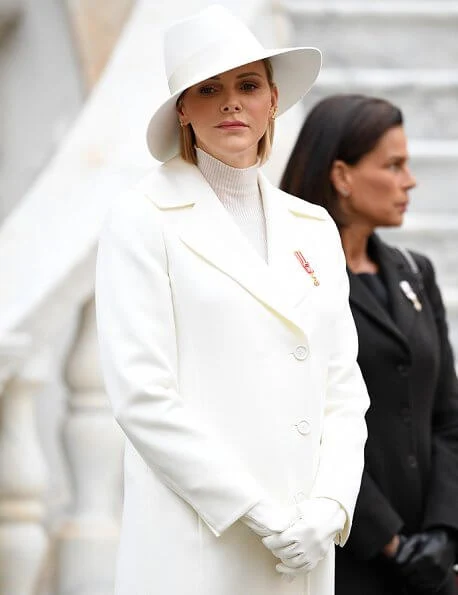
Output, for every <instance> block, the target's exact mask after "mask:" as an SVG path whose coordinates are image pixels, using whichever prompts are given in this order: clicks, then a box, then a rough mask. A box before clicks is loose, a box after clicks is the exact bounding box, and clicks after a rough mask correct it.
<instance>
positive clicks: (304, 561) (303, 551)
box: [262, 498, 346, 575]
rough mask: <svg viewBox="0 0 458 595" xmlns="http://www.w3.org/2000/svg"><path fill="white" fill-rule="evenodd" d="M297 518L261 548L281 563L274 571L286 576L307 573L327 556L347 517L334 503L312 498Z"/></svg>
mask: <svg viewBox="0 0 458 595" xmlns="http://www.w3.org/2000/svg"><path fill="white" fill-rule="evenodd" d="M297 512H298V514H299V518H297V520H296V521H295V522H294V523H293V524H292V525H291V526H290V527H288V528H287V529H285V530H284V531H283V532H282V533H274V534H272V535H269V536H268V537H264V538H263V540H262V541H263V543H264V545H265V546H266V547H267V548H268V549H269V550H270V551H271V552H272V553H273V554H274V555H275V556H276V557H277V558H279V559H280V560H281V563H280V564H277V567H276V568H277V571H278V572H280V573H282V574H286V575H296V574H299V573H304V572H305V573H306V572H310V571H311V570H313V568H315V566H316V565H317V564H318V562H320V560H322V559H323V558H324V557H325V555H326V554H327V553H328V551H329V548H330V546H331V543H332V542H333V539H334V537H335V536H336V534H337V533H338V532H339V531H341V530H342V529H343V527H344V525H345V521H346V515H345V512H344V510H343V508H342V507H341V506H340V504H339V503H338V502H336V501H335V500H331V499H329V498H311V499H309V500H304V501H302V502H301V503H300V504H299V505H298V507H297Z"/></svg>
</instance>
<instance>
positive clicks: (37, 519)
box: [0, 336, 49, 595]
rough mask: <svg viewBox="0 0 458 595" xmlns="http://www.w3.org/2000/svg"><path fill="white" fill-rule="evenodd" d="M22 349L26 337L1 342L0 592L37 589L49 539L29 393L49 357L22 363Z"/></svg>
mask: <svg viewBox="0 0 458 595" xmlns="http://www.w3.org/2000/svg"><path fill="white" fill-rule="evenodd" d="M27 351H28V345H27V340H26V339H25V338H21V337H19V336H8V337H6V338H4V340H3V341H0V394H1V393H3V395H2V396H1V397H0V595H13V594H14V595H34V594H35V593H36V592H37V588H38V583H39V580H40V575H41V573H42V571H43V566H44V562H45V557H46V550H47V543H48V539H47V535H46V532H45V530H44V528H43V525H42V522H43V518H44V513H45V507H44V494H45V491H46V487H47V467H46V463H45V460H44V458H43V454H42V451H41V447H40V443H39V441H38V436H37V430H36V425H35V411H34V397H35V396H36V395H37V393H38V392H39V390H40V389H41V388H42V387H43V385H44V383H45V382H46V380H47V378H48V371H49V366H48V363H49V361H48V358H47V356H46V354H43V355H42V356H41V357H38V358H34V360H33V361H30V362H29V363H28V364H27V366H26V367H25V368H24V367H23V362H24V360H25V358H26V357H27ZM19 367H21V368H22V369H21V371H20V373H19V372H18V369H19Z"/></svg>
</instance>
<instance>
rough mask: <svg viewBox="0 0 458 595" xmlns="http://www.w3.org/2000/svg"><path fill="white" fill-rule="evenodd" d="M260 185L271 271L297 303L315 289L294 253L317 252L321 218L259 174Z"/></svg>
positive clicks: (309, 207)
mask: <svg viewBox="0 0 458 595" xmlns="http://www.w3.org/2000/svg"><path fill="white" fill-rule="evenodd" d="M260 188H261V192H262V197H263V204H264V212H265V215H266V225H267V244H268V259H269V268H270V272H271V275H273V277H274V278H275V279H276V282H277V283H278V284H279V285H281V287H282V288H283V289H284V292H285V294H287V296H288V300H289V301H290V302H291V304H292V305H293V306H298V305H299V304H300V303H301V302H303V301H304V299H306V298H307V296H308V295H309V294H310V293H311V292H313V291H316V288H315V286H314V284H313V279H312V278H311V276H310V275H308V274H307V273H306V272H305V271H304V269H303V268H302V266H301V265H300V263H299V261H298V259H297V257H296V256H295V252H296V251H300V252H302V253H303V255H304V257H307V258H308V257H309V255H310V254H313V253H314V252H316V245H317V243H318V236H319V234H320V231H321V230H320V228H319V226H317V225H316V223H317V221H323V220H324V218H323V217H322V216H321V215H320V214H319V213H318V211H315V210H313V206H312V205H308V203H304V202H303V201H301V202H299V201H298V200H293V199H291V197H290V196H289V195H287V194H285V193H283V192H281V191H279V190H278V189H277V188H275V187H274V186H272V185H271V184H270V183H269V182H268V180H267V179H266V178H265V177H264V176H260ZM298 219H299V220H298ZM312 264H313V261H312Z"/></svg>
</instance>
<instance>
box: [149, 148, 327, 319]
mask: <svg viewBox="0 0 458 595" xmlns="http://www.w3.org/2000/svg"><path fill="white" fill-rule="evenodd" d="M259 186H260V190H261V195H262V200H263V205H264V211H265V215H266V224H267V230H266V231H267V250H268V261H269V264H268V265H267V263H266V262H265V261H264V260H263V259H262V258H261V257H260V256H259V255H258V254H257V253H256V251H255V250H254V249H253V248H252V246H251V245H250V244H249V242H248V240H247V239H246V238H245V236H244V235H243V233H242V232H241V231H240V229H239V227H238V226H237V224H236V222H235V221H234V220H233V218H232V217H231V215H230V214H229V213H228V212H227V211H226V209H225V208H224V206H223V205H222V204H221V202H220V201H219V199H218V198H217V196H216V195H215V194H214V192H213V190H212V189H211V187H210V186H209V185H208V183H207V182H206V180H205V178H204V177H203V176H202V174H201V173H200V171H199V169H198V168H197V167H195V166H194V165H191V164H188V163H186V162H184V161H183V160H182V159H181V158H179V157H178V158H174V159H172V160H171V161H169V162H167V163H166V164H164V165H163V166H161V167H160V168H159V171H158V172H156V174H154V177H153V179H151V178H149V179H146V180H145V181H144V182H143V183H142V189H143V191H144V192H145V193H146V194H147V196H148V197H149V199H150V200H151V201H152V202H154V204H155V205H156V206H157V207H158V208H159V209H160V210H161V211H163V214H164V216H167V214H169V215H170V214H172V213H174V214H176V213H177V211H181V212H182V213H181V216H180V217H179V222H178V224H177V225H176V231H177V233H178V235H179V236H180V238H181V240H182V241H183V242H184V243H185V244H186V245H187V246H188V248H190V249H191V250H193V251H194V252H195V253H196V254H198V255H199V256H200V257H201V258H203V259H205V260H207V261H208V262H209V263H211V264H212V265H213V266H215V267H217V268H218V269H220V270H221V271H222V272H224V273H225V274H226V275H228V276H230V277H231V278H232V279H234V280H235V281H236V282H237V283H239V284H240V285H241V286H242V287H244V288H245V289H246V290H247V291H248V292H250V293H251V294H252V295H253V296H254V297H256V298H257V299H258V300H259V301H260V302H262V303H263V304H264V305H265V306H266V307H268V308H270V309H273V310H275V311H276V312H277V314H279V315H280V316H282V317H283V318H284V319H286V320H288V321H289V322H290V323H292V324H294V325H295V326H296V327H298V328H300V329H301V330H304V326H303V325H304V321H303V315H301V316H299V313H298V311H297V309H296V306H297V304H298V303H300V302H302V301H303V300H304V299H305V298H306V297H307V294H308V293H309V292H310V291H313V290H314V286H313V282H312V280H311V279H309V278H308V276H307V275H305V274H304V271H303V269H302V268H301V267H300V265H299V264H298V262H297V259H296V258H295V256H294V252H295V251H296V250H302V251H303V252H304V254H307V253H308V250H307V245H308V244H309V243H312V244H313V243H315V242H317V241H318V240H319V236H320V232H321V229H319V228H320V225H318V226H317V225H316V223H317V222H318V223H319V222H322V221H325V220H326V219H327V216H326V214H325V213H324V211H323V210H322V209H320V208H319V207H316V206H315V205H312V204H309V203H306V202H304V201H301V200H299V199H296V198H295V197H292V196H290V195H288V194H286V193H284V192H282V191H280V190H278V189H277V188H275V187H273V186H272V185H271V184H270V182H269V181H268V180H267V179H266V178H265V176H264V175H263V174H262V173H260V174H259ZM298 219H300V220H301V221H303V222H304V224H305V225H298ZM317 228H318V229H317Z"/></svg>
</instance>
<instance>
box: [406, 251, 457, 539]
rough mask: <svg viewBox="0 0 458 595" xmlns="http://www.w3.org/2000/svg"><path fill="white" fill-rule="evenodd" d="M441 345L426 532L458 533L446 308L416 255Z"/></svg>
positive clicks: (427, 265) (453, 379)
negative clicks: (447, 530) (445, 529)
mask: <svg viewBox="0 0 458 595" xmlns="http://www.w3.org/2000/svg"><path fill="white" fill-rule="evenodd" d="M416 259H417V261H418V265H419V266H420V270H421V271H422V275H423V281H424V286H425V291H426V294H427V297H428V299H429V302H430V304H431V308H432V311H433V314H434V316H435V321H436V326H437V331H438V334H439V341H440V371H439V382H438V384H437V388H436V392H435V398H434V409H433V419H432V423H433V438H432V468H431V476H430V481H429V486H430V487H429V491H428V494H427V498H426V505H425V515H424V520H423V525H424V528H425V529H428V528H431V527H435V526H444V527H448V528H451V529H454V530H458V381H457V376H456V372H455V364H454V357H453V351H452V347H451V345H450V341H449V337H448V327H447V320H446V314H445V308H444V304H443V301H442V297H441V294H440V291H439V288H438V286H437V283H436V278H435V273H434V268H433V266H432V264H431V262H430V261H429V260H428V259H427V258H425V257H424V256H423V257H419V256H418V255H417V258H416Z"/></svg>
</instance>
